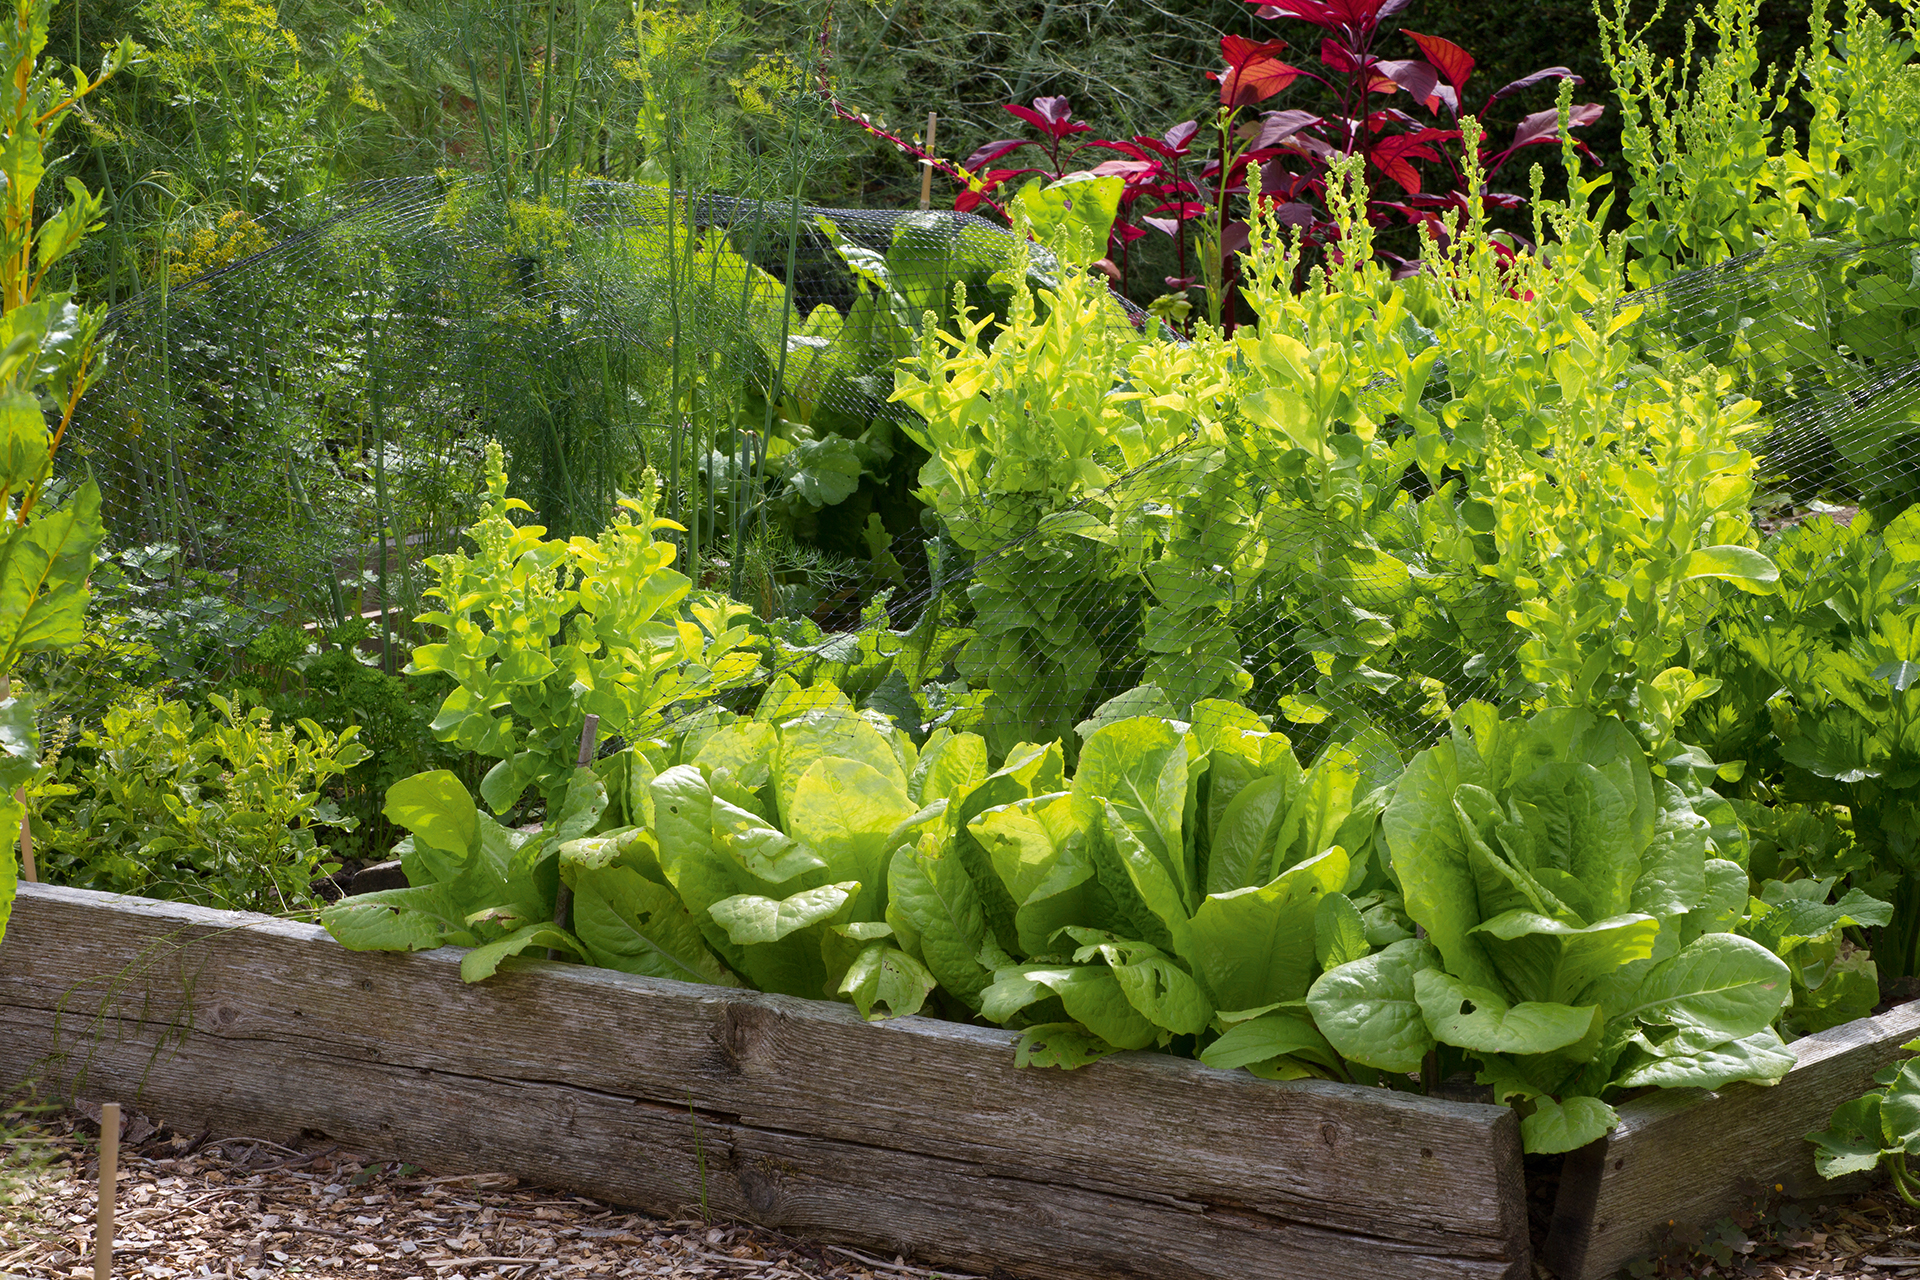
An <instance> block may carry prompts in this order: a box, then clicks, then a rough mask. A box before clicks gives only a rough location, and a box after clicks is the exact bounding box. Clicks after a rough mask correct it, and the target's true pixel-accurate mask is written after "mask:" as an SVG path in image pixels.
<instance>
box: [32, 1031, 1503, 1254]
mask: <svg viewBox="0 0 1920 1280" xmlns="http://www.w3.org/2000/svg"><path fill="white" fill-rule="evenodd" d="M54 1022H55V1015H53V1014H51V1013H49V1012H47V1011H44V1010H33V1009H25V1008H22V1007H21V1006H17V1005H15V1006H7V1007H0V1046H4V1047H3V1048H0V1061H3V1062H5V1063H6V1064H7V1065H9V1066H11V1065H12V1064H13V1063H14V1062H15V1061H16V1059H14V1058H11V1057H9V1056H8V1055H10V1054H14V1053H17V1052H18V1051H20V1050H22V1049H31V1048H38V1047H41V1046H44V1045H45V1044H47V1043H48V1042H49V1041H50V1040H51V1039H52V1037H53V1034H54ZM99 1031H100V1034H99V1035H98V1036H97V1037H96V1038H95V1039H94V1040H93V1041H92V1042H91V1043H89V1044H88V1045H87V1046H85V1047H84V1048H79V1047H76V1049H75V1050H71V1051H57V1052H56V1053H54V1054H51V1055H47V1056H43V1057H42V1058H41V1059H40V1060H38V1061H37V1062H36V1063H34V1064H33V1067H34V1068H35V1069H34V1070H32V1071H31V1074H33V1075H35V1076H36V1077H37V1078H38V1079H39V1081H40V1082H41V1083H42V1085H43V1087H52V1088H54V1089H56V1090H59V1091H60V1093H61V1095H62V1096H65V1097H74V1096H79V1097H86V1098H94V1097H120V1098H124V1099H128V1100H129V1101H130V1103H131V1104H132V1105H135V1106H137V1107H139V1108H140V1109H141V1110H142V1111H143V1112H145V1113H147V1114H149V1115H151V1116H153V1117H154V1118H156V1119H159V1120H161V1121H164V1122H168V1123H171V1124H175V1125H185V1126H186V1127H189V1128H194V1129H199V1128H212V1129H214V1130H215V1131H221V1130H234V1131H242V1132H246V1133H250V1134H254V1135H257V1136H263V1137H268V1138H270V1139H271V1140H275V1141H287V1142H292V1141H294V1140H296V1139H297V1138H299V1137H301V1136H303V1135H304V1136H305V1137H306V1138H307V1139H308V1140H317V1139H318V1138H319V1137H320V1136H322V1135H323V1136H324V1137H325V1138H326V1139H327V1140H329V1141H335V1142H340V1143H342V1144H344V1145H346V1146H348V1147H350V1148H352V1149H353V1150H355V1151H356V1152H359V1153H362V1154H366V1155H369V1156H372V1157H374V1158H385V1159H395V1160H400V1159H404V1160H407V1161H410V1162H412V1163H417V1164H425V1165H428V1166H429V1167H432V1168H433V1169H434V1170H435V1171H436V1172H448V1173H463V1172H483V1171H495V1172H502V1173H508V1174H512V1175H514V1176H516V1177H519V1178H523V1179H526V1180H528V1181H532V1182H535V1183H538V1184H541V1185H550V1186H556V1187H558V1188H559V1189H562V1190H568V1191H574V1192H579V1193H581V1194H588V1195H594V1196H596V1197H599V1198H602V1199H606V1200H610V1201H612V1202H615V1203H619V1204H623V1205H628V1206H631V1207H634V1208H638V1209H642V1210H645V1211H649V1212H654V1213H661V1214H667V1215H679V1214H682V1213H684V1212H686V1211H687V1208H688V1206H690V1205H692V1204H694V1203H696V1201H697V1200H698V1201H703V1202H706V1203H707V1204H708V1205H709V1206H710V1207H711V1209H712V1211H713V1212H716V1213H718V1214H720V1215H721V1216H724V1217H731V1218H738V1219H740V1220H742V1221H748V1222H753V1223H755V1224H757V1225H761V1226H766V1227H769V1228H773V1229H777V1230H785V1231H792V1232H796V1233H800V1234H806V1235H813V1236H818V1237H820V1238H823V1239H830V1240H839V1241H843V1242H846V1243H849V1244H855V1245H861V1246H866V1247H871V1248H881V1249H885V1250H887V1251H889V1252H892V1251H901V1252H907V1253H917V1254H920V1255H923V1256H926V1257H929V1258H932V1259H934V1260H936V1261H939V1262H944V1263H947V1264H949V1265H955V1266H958V1267H962V1268H964V1269H969V1270H982V1271H988V1272H995V1273H1005V1274H1008V1275H1018V1276H1028V1277H1033V1278H1034V1280H1084V1278H1085V1277H1090V1276H1108V1275H1111V1276H1116V1277H1122V1276H1124V1277H1130V1278H1135V1280H1203V1278H1205V1277H1211V1276H1214V1275H1218V1274H1233V1275H1235V1276H1243V1277H1246V1278H1247V1280H1295V1278H1296V1277H1315V1276H1325V1277H1328V1278H1329V1280H1333V1278H1335V1277H1339V1278H1342V1280H1345V1278H1347V1277H1351V1278H1352V1280H1526V1277H1529V1276H1530V1275H1531V1269H1530V1265H1529V1263H1528V1260H1527V1258H1526V1257H1525V1256H1524V1254H1523V1255H1520V1256H1510V1255H1509V1254H1508V1253H1507V1252H1506V1251H1503V1250H1499V1249H1495V1248H1492V1247H1490V1246H1491V1245H1492V1243H1493V1242H1491V1241H1485V1240H1481V1241H1470V1240H1465V1239H1462V1240H1461V1241H1459V1242H1457V1244H1456V1245H1454V1246H1450V1247H1447V1248H1436V1247H1434V1246H1432V1245H1427V1246H1416V1245H1410V1244H1408V1243H1406V1242H1404V1241H1400V1240H1395V1239H1392V1238H1389V1237H1385V1236H1380V1235H1369V1234H1366V1233H1364V1232H1358V1231H1352V1230H1348V1229H1345V1228H1342V1227H1340V1226H1338V1225H1335V1224H1329V1223H1325V1222H1316V1221H1311V1220H1307V1219H1304V1218H1302V1217H1299V1216H1286V1215H1280V1214H1275V1213H1272V1212H1268V1211H1264V1210H1263V1209H1262V1208H1261V1207H1260V1206H1259V1205H1258V1204H1257V1203H1243V1204H1227V1203H1204V1204H1203V1203H1195V1202H1190V1201H1186V1200H1183V1199H1179V1198H1177V1197H1174V1196H1170V1195H1167V1194H1166V1193H1164V1192H1162V1191H1160V1190H1158V1189H1156V1188H1153V1187H1133V1188H1129V1189H1124V1190H1122V1189H1115V1188H1108V1189H1105V1190H1090V1189H1088V1188H1085V1187H1081V1186H1078V1185H1074V1184H1072V1183H1071V1182H1070V1181H1068V1180H1067V1179H1066V1178H1064V1177H1054V1178H1049V1177H1047V1176H1044V1175H1042V1174H1036V1175H1030V1176H1027V1177H1014V1176H1008V1175H1006V1174H1005V1173H999V1172H994V1171H992V1170H987V1169H982V1168H979V1167H977V1166H975V1165H973V1164H972V1163H971V1162H970V1161H969V1160H968V1159H967V1158H966V1153H965V1152H964V1151H960V1150H956V1151H955V1152H953V1153H950V1154H949V1155H947V1156H944V1157H943V1156H929V1155H922V1154H919V1153H914V1152H903V1151H900V1150H899V1149H897V1148H892V1147H888V1146H885V1145H870V1144H863V1143H858V1142H850V1141H847V1140H845V1139H833V1138H826V1137H821V1136H819V1135H815V1134H808V1133H796V1132H793V1131H791V1130H785V1129H767V1128H763V1127H760V1126H756V1125H753V1124H749V1123H746V1122H743V1120H742V1119H741V1118H740V1117H738V1116H731V1115H725V1114H720V1113H713V1112H708V1111H705V1110H704V1109H696V1108H694V1107H688V1108H686V1109H685V1110H679V1109H675V1108H671V1107H666V1106H663V1105H661V1104H658V1103H656V1102H653V1101H651V1100H649V1099H645V1098H640V1097H634V1096H628V1095H614V1094H609V1093H606V1092H604V1091H600V1090H588V1089H579V1088H576V1087H574V1086H572V1085H569V1084H567V1083H565V1082H564V1081H552V1080H524V1079H512V1078H503V1077H499V1076H496V1075H490V1074H481V1073H459V1072H455V1071H451V1070H445V1069H441V1070H431V1071H429V1070H420V1069H416V1068H405V1067H396V1066H392V1065H390V1064H384V1063H377V1064H368V1063H366V1062H364V1061H362V1060H360V1059H358V1058H354V1057H346V1056H338V1055H329V1054H325V1053H315V1052H312V1051H308V1050H304V1049H301V1050H298V1051H290V1049H289V1046H287V1045H284V1044H278V1043H270V1042H261V1041H257V1040H251V1039H241V1040H226V1039H223V1038H222V1037H220V1036H217V1035H212V1034H205V1033H201V1034H196V1035H194V1036H192V1037H190V1038H188V1039H187V1040H184V1041H182V1040H178V1039H175V1038H173V1037H170V1036H169V1035H168V1032H167V1029H166V1028H163V1027H156V1026H154V1025H152V1024H148V1023H142V1022H138V1021H135V1020H132V1019H123V1018H109V1019H107V1020H105V1022H104V1023H103V1024H102V1025H101V1026H100V1028H99ZM289 1078H297V1079H298V1080H299V1088H298V1089H297V1090H289V1089H288V1088H287V1087H286V1082H287V1080H288V1079H289ZM696 1143H698V1144H699V1145H698V1146H696ZM1064 1172H1065V1171H1062V1173H1064ZM696 1188H697V1190H696ZM1021 1250H1025V1252H1021ZM1010 1252H1012V1253H1016V1254H1017V1255H1018V1256H1014V1257H1009V1256H1008V1255H1009V1253H1010ZM1222 1267H1225V1268H1227V1270H1226V1271H1222V1270H1220V1268H1222Z"/></svg>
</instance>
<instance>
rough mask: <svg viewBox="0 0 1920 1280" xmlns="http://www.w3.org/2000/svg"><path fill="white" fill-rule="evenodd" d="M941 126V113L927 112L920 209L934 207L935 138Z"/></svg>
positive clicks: (921, 166) (921, 164)
mask: <svg viewBox="0 0 1920 1280" xmlns="http://www.w3.org/2000/svg"><path fill="white" fill-rule="evenodd" d="M939 126H940V113H939V112H937V111H929V112H927V146H926V151H927V157H928V158H927V159H925V160H922V161H921V162H920V207H921V208H922V209H931V208H932V207H933V159H932V157H933V154H934V151H933V136H934V133H935V132H936V130H938V128H939Z"/></svg>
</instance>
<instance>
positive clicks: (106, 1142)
mask: <svg viewBox="0 0 1920 1280" xmlns="http://www.w3.org/2000/svg"><path fill="white" fill-rule="evenodd" d="M119 1176H120V1104H119V1103H117V1102H109V1103H106V1104H104V1105H103V1106H101V1108H100V1217H99V1220H98V1222H97V1223H96V1224H95V1226H94V1229H93V1280H113V1192H114V1181H115V1179H117V1178H118V1177H119Z"/></svg>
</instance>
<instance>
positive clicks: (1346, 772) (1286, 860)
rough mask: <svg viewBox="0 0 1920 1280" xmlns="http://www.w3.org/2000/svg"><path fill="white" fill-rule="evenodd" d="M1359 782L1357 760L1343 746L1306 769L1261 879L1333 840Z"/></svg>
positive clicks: (1300, 859)
mask: <svg viewBox="0 0 1920 1280" xmlns="http://www.w3.org/2000/svg"><path fill="white" fill-rule="evenodd" d="M1359 782H1360V760H1359V758H1358V757H1357V756H1355V755H1354V754H1353V752H1351V751H1349V750H1347V749H1346V748H1345V747H1338V748H1335V749H1333V750H1331V751H1329V752H1327V753H1326V754H1325V755H1323V756H1321V757H1320V759H1319V760H1317V761H1316V762H1315V763H1314V765H1313V767H1312V768H1311V769H1308V770H1307V772H1306V775H1305V776H1304V777H1303V778H1302V779H1301V780H1300V785H1299V786H1298V787H1296V788H1295V789H1294V791H1293V795H1292V798H1291V803H1290V804H1289V805H1288V808H1287V814H1286V818H1285V820H1284V821H1283V822H1282V823H1281V824H1280V832H1281V837H1280V839H1281V841H1283V842H1284V843H1276V845H1275V847H1274V850H1273V861H1272V864H1271V866H1270V867H1269V869H1268V870H1267V873H1266V876H1264V877H1262V879H1263V880H1264V879H1268V878H1271V877H1273V876H1277V875H1279V874H1280V873H1281V872H1282V871H1285V870H1286V869H1287V868H1288V867H1290V866H1293V865H1294V864H1295V863H1297V862H1302V861H1304V860H1306V859H1307V858H1311V857H1313V856H1314V855H1315V854H1317V853H1319V852H1320V851H1321V850H1323V849H1326V848H1328V847H1329V846H1331V845H1333V844H1334V843H1335V842H1336V840H1337V839H1338V836H1339V832H1340V827H1341V824H1342V823H1344V822H1345V821H1346V820H1347V815H1348V814H1349V813H1351V812H1352V811H1353V793H1354V788H1355V787H1356V786H1358V785H1359ZM1256 883H1258V882H1256Z"/></svg>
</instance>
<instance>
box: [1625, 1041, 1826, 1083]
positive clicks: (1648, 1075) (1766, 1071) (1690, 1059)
mask: <svg viewBox="0 0 1920 1280" xmlns="http://www.w3.org/2000/svg"><path fill="white" fill-rule="evenodd" d="M1795 1061H1796V1059H1795V1057H1794V1055H1793V1050H1791V1049H1789V1048H1787V1046H1786V1045H1785V1044H1783V1043H1781V1040H1780V1035H1779V1033H1778V1032H1776V1031H1775V1030H1774V1029H1773V1028H1772V1027H1768V1028H1766V1029H1765V1030H1763V1031H1758V1032H1755V1033H1754V1034H1753V1035H1750V1036H1747V1037H1746V1038H1744V1039H1741V1040H1729V1041H1727V1042H1725V1043H1724V1044H1716V1045H1711V1046H1708V1047H1706V1048H1683V1050H1682V1051H1681V1052H1678V1053H1674V1054H1671V1055H1662V1056H1659V1057H1653V1058H1649V1059H1648V1060H1647V1061H1645V1062H1642V1063H1641V1064H1640V1065H1638V1066H1636V1067H1634V1068H1632V1069H1631V1070H1629V1071H1624V1072H1622V1073H1621V1074H1620V1075H1619V1076H1617V1077H1616V1078H1615V1081H1614V1082H1615V1083H1616V1084H1618V1085H1619V1086H1620V1087H1621V1088H1623V1089H1638V1088H1641V1087H1643V1086H1647V1085H1652V1086H1654V1087H1657V1088H1661V1089H1682V1088H1694V1089H1718V1088H1720V1087H1721V1086H1722V1085H1726V1084H1731V1083H1733V1082H1734V1081H1735V1080H1751V1081H1753V1082H1754V1083H1755V1084H1777V1083H1779V1081H1780V1080H1781V1078H1782V1077H1784V1076H1785V1075H1786V1074H1787V1072H1789V1071H1791V1070H1793V1064H1794V1063H1795Z"/></svg>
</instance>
